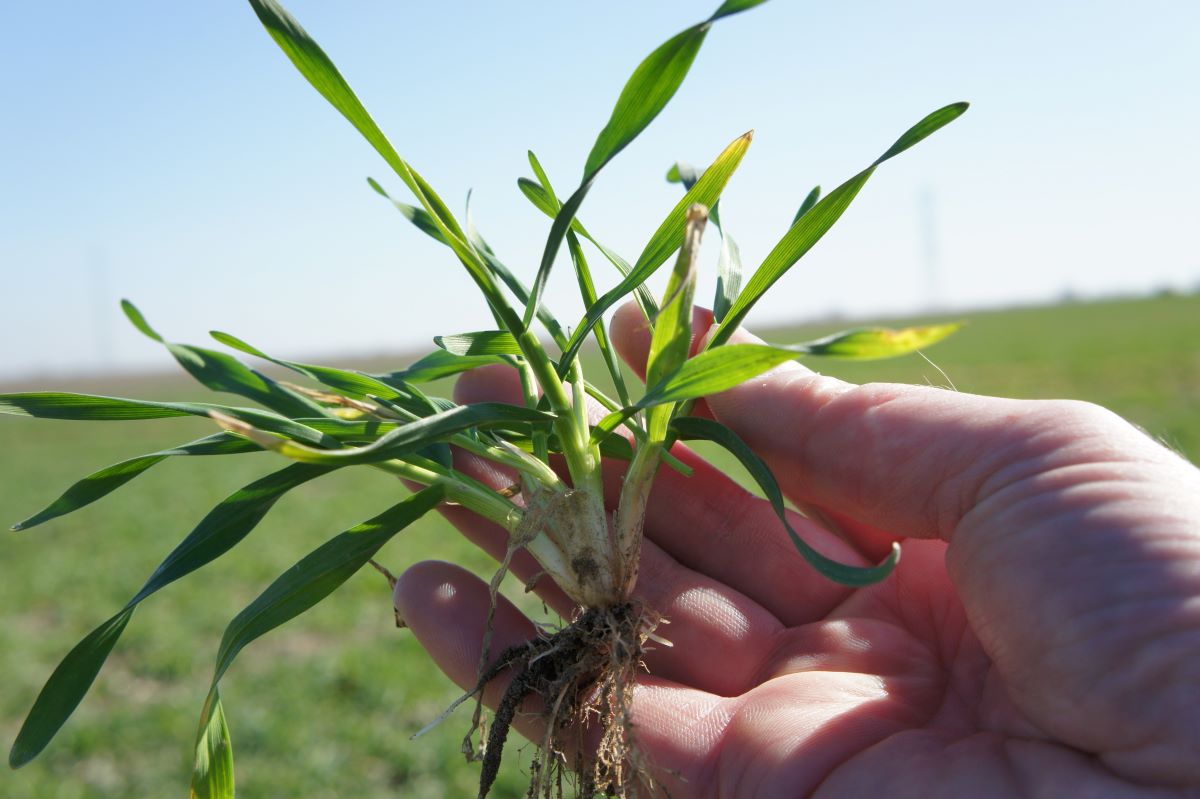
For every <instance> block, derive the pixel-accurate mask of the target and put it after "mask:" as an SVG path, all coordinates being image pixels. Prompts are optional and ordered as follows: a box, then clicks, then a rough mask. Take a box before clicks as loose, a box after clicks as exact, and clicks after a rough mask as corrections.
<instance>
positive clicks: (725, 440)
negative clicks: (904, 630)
mask: <svg viewBox="0 0 1200 799" xmlns="http://www.w3.org/2000/svg"><path fill="white" fill-rule="evenodd" d="M671 430H672V432H673V433H675V434H676V435H677V436H678V437H679V438H682V439H693V440H694V439H703V440H706V441H712V442H714V443H716V444H719V445H720V446H721V447H723V448H724V449H725V450H726V451H727V452H729V453H730V454H732V455H733V456H734V457H736V458H737V459H738V461H739V462H740V463H741V464H742V466H744V467H745V469H746V471H747V472H749V474H750V476H751V477H752V478H753V479H754V482H755V483H757V484H758V486H759V488H761V489H762V491H763V493H764V494H765V495H766V497H767V501H768V502H769V503H770V504H771V509H772V510H773V511H775V515H776V516H777V517H778V518H779V521H780V522H781V523H782V524H783V526H784V529H785V530H786V531H787V534H788V538H790V539H791V541H792V545H793V546H795V547H796V550H797V551H798V552H799V553H800V555H801V556H802V557H803V558H804V559H805V560H806V561H808V563H809V564H810V565H811V566H812V567H813V568H815V569H816V570H817V571H818V572H820V573H821V574H822V575H823V576H825V577H827V578H828V579H830V580H833V581H834V582H837V583H840V584H841V585H847V586H853V587H856V588H860V587H863V586H867V585H873V584H874V583H877V582H879V581H880V580H883V579H885V578H886V577H887V576H888V575H889V574H891V573H892V571H893V570H894V569H895V568H896V564H897V563H898V562H899V560H900V547H899V546H895V545H893V548H892V552H891V553H890V554H889V555H888V557H887V558H885V559H884V560H883V562H882V563H880V564H878V565H877V566H869V567H862V566H849V565H847V564H844V563H839V562H838V561H835V560H833V559H831V558H828V557H826V556H825V555H822V554H821V553H820V552H818V551H817V550H815V549H813V548H812V547H811V546H810V545H809V544H808V543H807V542H805V541H804V540H803V539H802V538H800V536H799V535H797V534H796V531H795V530H794V529H793V528H792V525H791V524H790V523H789V522H788V520H787V510H786V507H785V506H784V502H783V492H782V491H780V489H779V483H778V482H777V481H776V480H775V475H774V474H772V473H771V470H770V468H769V467H768V466H767V464H766V463H764V462H763V460H762V459H761V458H759V457H758V455H757V454H755V453H754V451H753V450H751V449H750V448H749V447H748V446H746V444H745V442H743V441H742V440H741V438H739V437H738V435H737V434H736V433H735V432H733V431H732V430H730V429H729V428H728V427H726V426H725V425H723V424H721V423H720V422H717V421H714V420H712V419H701V418H699V417H695V416H681V417H679V418H677V419H674V420H672V422H671Z"/></svg>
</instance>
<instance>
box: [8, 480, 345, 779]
mask: <svg viewBox="0 0 1200 799" xmlns="http://www.w3.org/2000/svg"><path fill="white" fill-rule="evenodd" d="M332 468H333V467H330V466H313V465H310V464H306V463H296V464H292V465H291V466H288V467H287V468H285V469H281V470H280V471H278V472H275V473H273V474H269V475H267V476H266V477H263V478H260V479H259V480H255V481H254V482H253V483H250V484H249V485H247V486H245V487H244V488H241V489H239V490H238V491H235V492H234V493H233V494H231V495H230V496H229V497H227V498H226V499H225V500H224V501H222V502H221V503H220V504H219V505H217V506H216V507H215V508H213V509H212V510H211V511H209V513H208V515H206V516H205V517H204V518H203V519H202V520H201V521H200V523H199V524H198V525H196V528H195V529H193V530H192V532H191V533H190V534H189V535H188V536H187V538H185V539H184V540H183V541H182V542H181V543H180V544H179V545H178V546H177V547H175V549H174V550H172V551H171V554H169V555H167V557H166V558H165V559H164V560H163V561H162V563H160V564H159V565H158V568H156V569H155V570H154V573H153V574H152V575H150V579H149V580H147V581H146V583H145V584H144V585H143V586H142V588H141V590H139V591H138V592H137V594H135V595H134V596H133V598H132V599H130V600H129V602H128V603H127V604H126V605H125V607H124V608H122V609H121V611H120V612H119V613H117V614H116V615H115V616H113V617H112V618H111V619H109V620H108V621H106V622H104V623H103V624H101V625H100V626H99V627H97V628H96V629H95V630H93V631H92V632H91V633H89V634H88V636H87V637H86V638H84V639H83V640H82V641H80V642H79V643H78V644H77V645H76V646H75V648H74V649H72V650H71V651H70V653H68V654H67V656H66V657H65V658H63V661H62V662H61V663H60V664H59V666H58V668H56V669H55V670H54V673H53V674H52V675H50V679H49V680H47V681H46V684H45V686H43V688H42V690H41V693H39V694H38V698H37V699H36V700H35V701H34V703H33V708H32V709H30V711H29V715H28V716H26V718H25V723H24V724H23V725H22V726H21V731H20V732H19V733H18V734H17V739H16V742H15V743H14V744H13V747H12V750H11V751H10V752H9V756H8V757H9V764H10V765H12V766H13V767H14V768H16V767H17V766H20V765H23V764H25V763H27V762H29V761H30V760H32V759H33V758H34V757H36V756H37V754H38V753H39V752H41V751H42V749H44V748H45V747H46V744H48V743H49V742H50V739H51V738H53V737H54V735H55V734H56V733H57V732H58V731H59V729H60V728H61V727H62V725H63V724H65V723H66V721H67V719H68V718H70V716H71V714H72V713H73V712H74V711H75V708H76V707H78V705H79V703H80V701H82V699H83V697H84V695H85V694H86V693H87V691H88V689H89V688H90V687H91V685H92V682H93V681H94V680H95V679H96V675H97V674H98V673H99V672H100V668H101V666H103V665H104V661H105V660H106V659H107V658H108V655H109V653H110V652H111V651H112V648H113V646H114V645H115V644H116V642H117V639H118V638H120V636H121V633H122V632H123V631H124V629H125V625H126V624H128V623H129V619H130V617H131V616H132V615H133V611H134V609H135V608H136V607H137V606H138V604H139V603H141V602H142V601H143V600H145V599H146V598H147V597H149V596H150V595H151V594H154V593H155V592H156V591H158V590H159V589H161V588H163V587H165V586H167V585H169V584H171V583H173V582H175V581H176V580H178V579H179V578H180V577H184V576H186V575H188V574H190V573H192V572H193V571H195V570H196V569H199V568H200V567H201V566H204V565H205V564H207V563H210V562H212V561H213V560H215V559H217V558H219V557H220V556H221V555H223V554H225V553H226V552H228V551H229V550H230V549H232V548H233V547H234V546H235V545H237V544H238V543H239V542H240V541H241V540H242V539H244V538H245V537H246V536H247V535H248V534H249V533H250V531H251V530H253V529H254V528H255V527H256V526H257V525H258V523H259V522H260V521H262V519H263V517H264V516H266V515H267V512H268V511H269V510H270V509H271V507H272V506H274V504H275V503H276V502H277V501H278V500H279V498H280V497H282V496H283V495H284V494H286V493H287V492H288V491H290V490H292V489H293V488H295V487H296V486H298V485H301V484H303V483H306V482H308V481H309V480H312V479H313V478H315V477H319V476H320V475H323V474H327V473H328V472H330V471H332Z"/></svg>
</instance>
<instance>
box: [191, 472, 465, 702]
mask: <svg viewBox="0 0 1200 799" xmlns="http://www.w3.org/2000/svg"><path fill="white" fill-rule="evenodd" d="M444 496H445V491H444V489H442V488H441V487H440V486H433V487H430V488H426V489H424V490H422V491H420V492H418V493H416V494H414V495H412V496H411V497H409V498H407V499H405V500H404V501H403V502H400V503H398V504H396V505H394V506H392V507H391V508H389V509H388V510H386V511H384V512H383V513H381V514H379V515H378V516H376V517H374V518H373V519H370V520H368V521H365V522H363V523H362V524H359V525H357V526H355V527H352V528H350V529H349V530H347V531H346V532H344V533H341V534H340V535H338V536H335V537H334V538H332V539H330V540H329V541H326V542H325V543H324V544H322V545H321V546H320V547H318V548H317V549H315V550H313V551H312V552H310V553H309V554H308V555H305V556H304V558H302V559H301V560H300V561H299V562H298V563H296V564H295V565H294V566H292V567H291V568H290V569H288V570H287V571H285V572H284V573H283V574H281V575H280V576H279V577H278V578H277V579H276V580H275V582H273V583H271V585H270V587H268V588H267V590H265V591H263V592H262V593H261V594H259V596H258V598H257V599H255V600H254V601H253V602H251V603H250V604H249V605H248V606H247V607H246V609H245V610H243V611H242V612H241V613H239V614H238V615H237V617H236V618H234V620H233V621H231V622H230V623H229V626H228V627H227V628H226V629H225V635H224V636H223V637H222V639H221V647H220V649H219V650H218V652H217V665H216V667H215V669H214V670H213V680H212V682H213V686H216V684H217V683H218V682H219V681H220V680H221V677H222V676H224V674H225V672H226V670H228V668H229V666H230V665H231V664H232V663H233V660H234V658H236V657H237V655H238V653H239V652H241V651H242V649H243V648H244V647H245V646H246V645H247V644H249V643H250V642H251V641H253V640H255V639H256V638H259V637H261V636H263V635H265V634H266V633H268V632H270V631H271V630H274V629H275V628H276V627H279V626H280V625H281V624H285V623H286V622H288V621H290V620H292V619H294V618H295V617H296V616H299V615H300V614H301V613H303V612H304V611H306V610H308V609H309V608H311V607H312V606H313V605H316V604H317V603H318V602H320V601H321V600H322V599H324V598H325V597H327V596H329V595H330V594H331V593H333V592H334V591H335V590H336V589H337V588H338V587H339V586H341V585H342V583H344V582H346V580H347V579H349V578H350V576H351V575H353V574H354V573H355V572H356V571H358V570H359V569H360V568H362V567H363V566H364V565H365V564H366V562H367V561H368V560H370V559H371V558H372V557H373V556H374V555H375V553H376V552H378V551H379V549H380V547H382V546H383V545H384V544H386V543H387V542H388V541H389V540H390V539H391V538H392V536H394V535H395V534H396V533H398V532H399V531H400V530H403V529H404V528H405V527H407V526H408V525H409V524H411V523H412V522H414V521H416V520H417V519H419V518H421V517H422V516H424V515H425V514H426V513H428V512H429V511H430V510H432V509H433V508H434V507H435V506H436V505H437V504H438V502H440V501H441V500H442V499H443V498H444Z"/></svg>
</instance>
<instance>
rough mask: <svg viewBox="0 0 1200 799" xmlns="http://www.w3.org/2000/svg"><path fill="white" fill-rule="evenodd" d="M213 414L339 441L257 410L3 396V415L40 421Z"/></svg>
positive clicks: (313, 440)
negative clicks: (34, 418) (33, 418)
mask: <svg viewBox="0 0 1200 799" xmlns="http://www.w3.org/2000/svg"><path fill="white" fill-rule="evenodd" d="M211 411H218V412H219V413H223V414H225V415H226V416H232V417H234V418H235V419H240V420H242V421H244V422H247V423H249V424H252V425H254V426H255V427H258V428H260V429H262V430H268V431H270V432H272V433H279V434H280V435H283V436H287V437H288V438H294V439H296V440H297V441H304V442H306V443H309V444H318V445H320V446H337V440H336V439H334V438H331V437H329V436H327V435H325V434H323V433H321V432H319V431H318V430H316V429H314V428H312V427H309V426H308V425H306V424H304V423H302V422H299V421H296V420H294V419H287V418H285V417H283V416H279V415H278V414H274V413H270V412H269V411H262V410H258V409H256V408H234V407H230V406H228V405H214V404H212V403H207V402H154V401H151V400H134V399H124V398H122V397H101V396H97V395H94V394H73V393H70V392H63V391H33V392H23V393H17V394H0V413H8V414H13V415H15V416H35V417H37V418H39V419H70V420H74V421H87V422H98V421H137V420H142V419H164V418H168V417H172V416H208V414H209V413H210V412H211Z"/></svg>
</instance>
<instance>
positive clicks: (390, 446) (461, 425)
mask: <svg viewBox="0 0 1200 799" xmlns="http://www.w3.org/2000/svg"><path fill="white" fill-rule="evenodd" d="M213 418H214V419H215V420H216V421H217V422H218V423H219V424H220V425H221V426H222V427H224V428H225V429H226V430H229V431H231V432H235V433H238V434H240V435H244V436H247V437H249V438H250V439H251V440H252V441H254V442H255V443H256V444H258V445H259V446H261V447H264V448H269V449H273V450H275V451H276V452H278V453H280V454H281V455H283V456H285V457H288V458H291V459H293V460H297V461H300V462H301V463H310V464H326V465H329V466H349V465H351V464H361V463H377V462H379V461H382V460H388V459H390V458H396V457H400V456H402V455H406V454H408V453H411V452H414V451H416V450H418V449H420V448H422V447H425V446H428V445H429V444H433V443H437V442H439V441H441V440H442V439H444V438H446V437H448V436H450V435H453V434H454V433H459V432H462V431H463V430H467V429H470V428H482V429H487V428H491V427H505V426H508V425H514V424H531V423H532V424H540V425H546V424H549V423H550V422H552V421H553V420H554V416H553V415H551V414H548V413H543V412H542V411H538V410H535V409H533V408H526V407H523V406H520V405H509V404H507V403H502V402H479V403H475V404H472V405H457V406H454V407H453V408H450V409H449V410H445V411H440V412H438V413H435V414H433V415H431V416H426V417H424V418H421V419H417V420H415V421H412V422H408V423H407V424H402V425H399V426H397V427H396V428H395V429H393V430H391V431H390V432H388V433H386V434H384V435H382V436H380V437H379V438H378V439H376V440H375V441H373V442H371V443H370V444H367V445H366V446H362V447H350V448H346V449H333V450H330V449H316V448H314V447H309V446H305V445H303V444H299V443H297V442H295V441H291V440H289V439H284V438H275V437H274V436H270V435H267V434H265V433H262V432H260V431H257V430H255V429H253V428H252V427H250V426H248V425H243V424H241V423H238V422H236V421H235V420H232V419H224V418H222V417H221V416H220V415H219V414H216V415H214V417H213Z"/></svg>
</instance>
